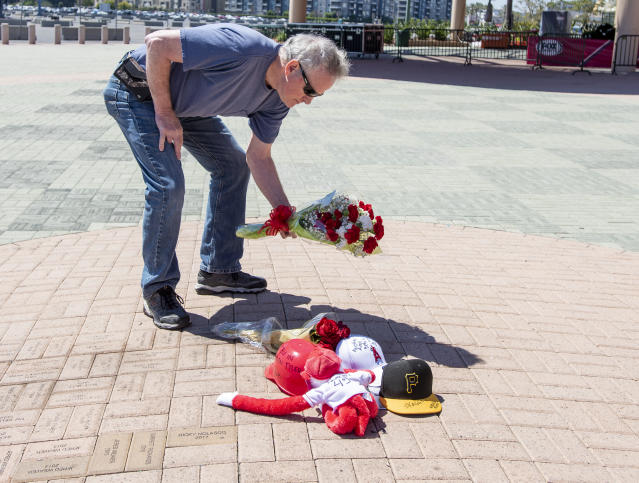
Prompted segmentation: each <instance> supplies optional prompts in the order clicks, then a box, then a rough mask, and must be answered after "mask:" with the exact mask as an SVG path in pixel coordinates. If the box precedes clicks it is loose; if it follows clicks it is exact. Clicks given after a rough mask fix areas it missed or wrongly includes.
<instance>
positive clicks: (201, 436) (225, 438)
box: [166, 426, 238, 448]
mask: <svg viewBox="0 0 639 483" xmlns="http://www.w3.org/2000/svg"><path fill="white" fill-rule="evenodd" d="M237 431H238V428H237V427H236V426H216V427H210V428H198V427H194V428H179V429H169V431H168V435H167V440H166V446H167V448H171V447H175V446H200V445H210V444H215V445H223V444H235V443H236V442H237V439H238V435H237Z"/></svg>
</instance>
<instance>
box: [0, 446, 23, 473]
mask: <svg viewBox="0 0 639 483" xmlns="http://www.w3.org/2000/svg"><path fill="white" fill-rule="evenodd" d="M25 447H26V445H24V444H17V445H14V446H0V481H9V480H10V478H11V476H12V475H13V473H14V472H15V469H16V467H17V466H18V463H20V457H21V456H22V452H23V451H24V448H25Z"/></svg>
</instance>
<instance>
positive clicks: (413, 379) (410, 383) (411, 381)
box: [406, 372, 419, 394]
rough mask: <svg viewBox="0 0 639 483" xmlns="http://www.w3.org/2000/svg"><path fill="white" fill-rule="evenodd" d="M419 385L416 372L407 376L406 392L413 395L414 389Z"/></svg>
mask: <svg viewBox="0 0 639 483" xmlns="http://www.w3.org/2000/svg"><path fill="white" fill-rule="evenodd" d="M417 384H419V376H418V375H417V374H415V373H414V372H411V373H408V374H406V392H407V393H408V394H411V393H412V392H413V387H415V386H417Z"/></svg>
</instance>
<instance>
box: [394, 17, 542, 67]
mask: <svg viewBox="0 0 639 483" xmlns="http://www.w3.org/2000/svg"><path fill="white" fill-rule="evenodd" d="M534 35H536V33H535V32H530V31H506V32H503V31H499V32H496V31H490V32H487V31H481V30H451V29H446V28H399V27H396V26H386V27H385V28H384V53H386V54H389V55H393V56H394V57H395V60H400V61H401V60H402V55H417V56H424V57H462V58H464V63H465V64H467V65H469V64H471V62H472V59H473V58H477V59H479V58H482V59H517V60H526V59H527V55H526V52H527V48H528V39H529V38H530V37H531V36H534Z"/></svg>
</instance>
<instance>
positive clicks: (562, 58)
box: [529, 34, 613, 74]
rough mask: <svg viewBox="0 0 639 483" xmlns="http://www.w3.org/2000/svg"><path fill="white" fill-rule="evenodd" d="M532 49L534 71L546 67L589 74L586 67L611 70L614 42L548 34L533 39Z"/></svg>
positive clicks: (571, 35)
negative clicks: (556, 67)
mask: <svg viewBox="0 0 639 483" xmlns="http://www.w3.org/2000/svg"><path fill="white" fill-rule="evenodd" d="M530 44H531V45H530V46H531V49H529V53H530V51H531V50H532V51H534V54H535V63H534V64H535V65H534V66H533V69H536V68H537V69H541V68H543V66H544V65H548V66H559V67H579V70H577V71H574V72H573V74H576V73H577V72H587V73H588V74H590V72H589V71H588V70H585V69H584V67H601V68H610V67H611V60H612V47H613V41H612V40H599V39H588V38H583V37H581V36H580V35H574V34H547V35H543V36H542V37H536V38H531V42H530Z"/></svg>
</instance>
